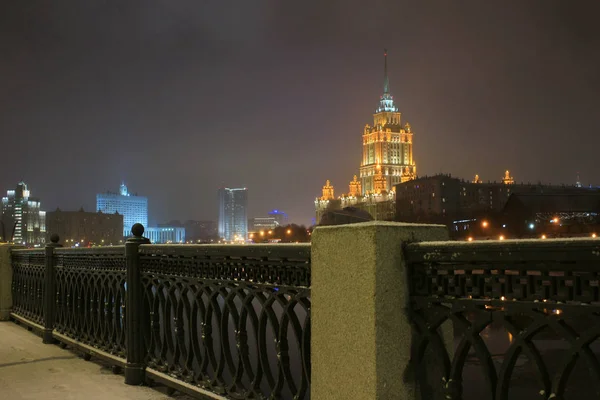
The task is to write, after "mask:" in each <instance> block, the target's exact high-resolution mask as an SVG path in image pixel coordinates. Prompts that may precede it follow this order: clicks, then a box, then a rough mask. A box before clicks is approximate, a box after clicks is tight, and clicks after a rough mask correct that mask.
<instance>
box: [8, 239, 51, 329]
mask: <svg viewBox="0 0 600 400" xmlns="http://www.w3.org/2000/svg"><path fill="white" fill-rule="evenodd" d="M11 258H12V269H13V281H12V298H13V312H15V313H17V314H19V315H21V316H22V317H23V318H27V319H28V320H30V321H32V322H34V323H36V324H42V323H43V321H44V296H45V294H46V291H45V279H46V265H45V260H46V257H45V255H44V249H35V250H26V249H20V250H13V251H12V255H11Z"/></svg>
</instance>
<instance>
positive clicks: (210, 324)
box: [140, 245, 310, 399]
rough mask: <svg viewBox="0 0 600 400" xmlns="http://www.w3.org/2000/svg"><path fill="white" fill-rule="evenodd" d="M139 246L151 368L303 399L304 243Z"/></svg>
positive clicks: (306, 340)
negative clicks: (291, 244) (287, 244)
mask: <svg viewBox="0 0 600 400" xmlns="http://www.w3.org/2000/svg"><path fill="white" fill-rule="evenodd" d="M185 249H186V250H185V251H184V250H183V249H182V248H181V247H174V246H171V247H169V246H141V247H140V250H141V263H142V281H143V284H144V287H145V312H144V315H145V316H147V319H146V321H145V326H146V329H144V332H147V335H146V336H145V341H146V348H147V351H148V353H147V354H148V355H147V362H148V366H149V367H150V368H153V369H156V370H158V371H161V372H164V373H167V374H169V375H171V376H172V377H174V378H177V379H180V380H183V381H185V382H188V383H190V384H193V385H197V386H199V387H202V388H204V389H206V390H210V391H212V392H214V393H219V394H223V395H226V396H229V397H231V398H239V399H250V398H252V399H254V398H281V399H286V398H287V399H306V398H309V395H310V393H309V388H310V247H308V246H285V245H278V246H240V247H237V246H226V247H220V246H219V247H217V246H186V247H185Z"/></svg>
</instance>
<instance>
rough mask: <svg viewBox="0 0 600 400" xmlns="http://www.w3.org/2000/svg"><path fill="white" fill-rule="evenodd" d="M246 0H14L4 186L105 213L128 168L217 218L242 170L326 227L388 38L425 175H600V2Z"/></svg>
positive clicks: (185, 214) (171, 210) (158, 211)
mask: <svg viewBox="0 0 600 400" xmlns="http://www.w3.org/2000/svg"><path fill="white" fill-rule="evenodd" d="M230 6H231V4H229V3H228V2H227V1H224V2H213V3H211V2H197V1H192V0H181V1H178V2H177V3H176V4H175V3H173V2H157V1H152V0H148V2H145V3H144V4H143V5H142V4H141V3H139V2H119V3H114V2H81V1H74V0H64V1H61V2H46V3H36V5H32V4H29V3H28V2H3V3H2V4H0V47H1V48H2V49H3V57H2V61H1V62H0V88H2V90H0V132H2V139H1V140H2V149H4V151H3V152H2V157H1V158H0V163H1V164H2V166H3V168H0V188H3V190H5V189H7V188H12V187H14V183H15V182H18V181H19V180H21V179H22V180H25V181H26V182H27V183H28V184H29V185H30V187H31V189H32V190H33V191H35V193H36V195H37V196H39V197H40V198H41V199H42V201H43V203H42V205H43V207H44V208H46V209H48V210H53V209H55V208H56V207H61V209H65V210H77V209H79V208H80V207H84V208H85V209H88V210H89V209H93V208H94V195H95V194H96V193H98V192H101V191H102V190H104V189H106V188H111V187H113V185H114V182H118V181H120V180H125V181H127V182H129V183H130V184H131V186H132V187H135V188H136V190H137V191H138V192H139V193H143V194H144V195H146V196H148V198H150V199H152V201H151V204H150V208H149V214H150V215H151V216H153V218H151V220H150V221H149V223H150V224H154V223H157V222H160V221H165V220H169V219H194V220H204V219H216V217H217V215H218V210H217V207H216V205H215V201H214V195H213V194H214V193H215V191H216V190H217V189H218V188H219V187H221V186H224V185H233V186H236V187H242V186H243V187H248V188H250V189H251V190H252V193H253V195H252V203H251V204H250V205H249V210H248V211H249V215H260V214H262V213H263V212H264V210H268V209H274V208H282V209H285V210H286V212H287V213H288V214H289V216H290V220H291V221H293V222H297V223H306V224H308V223H309V222H310V220H311V218H312V217H313V213H314V209H313V201H314V198H315V197H316V196H317V195H318V193H319V190H320V188H321V187H322V185H323V183H324V182H325V180H326V179H330V180H331V182H333V183H334V184H335V185H342V184H343V185H344V186H345V185H347V182H348V180H349V178H350V179H351V178H352V176H350V177H349V176H348V174H349V171H355V169H356V166H357V164H359V163H360V151H361V146H362V143H361V140H360V135H361V132H362V130H363V129H362V128H363V127H364V124H365V122H368V121H369V120H370V118H371V117H372V115H371V114H372V112H373V107H374V103H375V104H376V102H377V100H378V99H379V97H380V94H381V77H382V76H381V75H382V74H381V51H382V49H384V48H387V49H388V50H389V62H390V63H389V65H390V70H389V71H388V73H389V77H390V80H391V81H392V82H393V90H394V103H395V105H396V106H397V107H398V108H399V109H400V110H401V111H402V118H403V119H405V120H408V121H410V123H411V124H412V125H413V126H414V128H415V131H416V132H417V133H416V135H418V145H416V147H415V154H414V157H415V160H417V162H418V167H419V169H418V175H419V176H424V175H432V174H434V173H439V172H444V173H451V174H452V175H453V176H459V177H464V178H466V179H470V178H471V177H472V176H473V175H474V174H479V176H480V177H481V179H483V180H484V181H487V180H488V179H489V180H496V179H497V180H500V179H501V178H502V175H498V172H497V171H498V170H501V171H502V170H504V169H509V170H510V171H511V172H512V173H513V174H514V175H515V177H517V180H519V181H524V182H537V181H542V182H552V183H555V184H561V183H568V184H570V183H572V182H575V180H576V176H577V173H579V174H580V178H581V182H582V183H583V185H585V186H587V185H589V184H590V183H591V184H597V183H600V177H599V176H598V172H597V162H596V158H597V157H596V152H597V151H596V149H597V148H598V147H599V146H600V136H599V135H597V132H599V131H600V120H599V119H598V118H596V117H595V110H596V109H597V108H598V107H597V106H598V104H599V102H600V99H599V98H598V96H597V93H598V92H600V79H599V78H598V74H597V71H598V69H599V68H600V53H598V52H597V51H596V49H597V48H598V47H599V46H600V32H599V30H598V29H597V28H596V25H597V23H596V15H597V13H598V11H599V8H600V3H598V2H591V1H588V2H578V3H577V4H576V5H572V4H570V3H569V2H564V1H557V0H532V1H528V2H516V3H514V4H511V6H510V7H508V6H507V5H506V4H504V3H497V2H481V1H475V0H465V1H461V2H459V3H454V2H447V1H443V0H438V1H436V0H432V1H431V2H409V1H402V0H400V1H391V0H389V1H379V2H375V4H371V3H368V2H358V1H355V2H352V0H351V1H350V3H344V12H340V11H339V4H338V3H335V2H329V3H327V4H325V3H323V2H319V3H316V2H311V1H310V0H309V1H306V2H295V3H294V2H273V1H269V0H258V1H256V2H252V3H248V4H245V3H244V4H242V3H240V4H236V6H235V7H233V11H232V7H230ZM223 15H227V18H222V16H223ZM323 15H327V18H320V16H323ZM306 21H311V25H310V26H311V29H305V27H306ZM507 27H510V28H507ZM13 166H14V168H13Z"/></svg>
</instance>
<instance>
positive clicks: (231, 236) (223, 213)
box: [219, 188, 248, 241]
mask: <svg viewBox="0 0 600 400" xmlns="http://www.w3.org/2000/svg"><path fill="white" fill-rule="evenodd" d="M247 209H248V190H247V189H246V188H237V189H230V188H221V189H219V237H221V238H223V239H225V240H227V241H234V240H235V241H243V240H246V239H247V238H248V211H247Z"/></svg>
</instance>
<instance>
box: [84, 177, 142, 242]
mask: <svg viewBox="0 0 600 400" xmlns="http://www.w3.org/2000/svg"><path fill="white" fill-rule="evenodd" d="M96 211H101V212H103V213H104V214H114V213H119V214H121V215H122V216H123V236H125V237H127V236H131V227H132V226H133V225H134V224H137V223H140V224H142V225H144V227H146V228H148V198H147V197H143V196H138V195H137V194H136V195H132V194H131V193H129V191H128V190H127V186H125V183H121V186H120V187H119V193H110V192H107V193H99V194H97V195H96Z"/></svg>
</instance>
